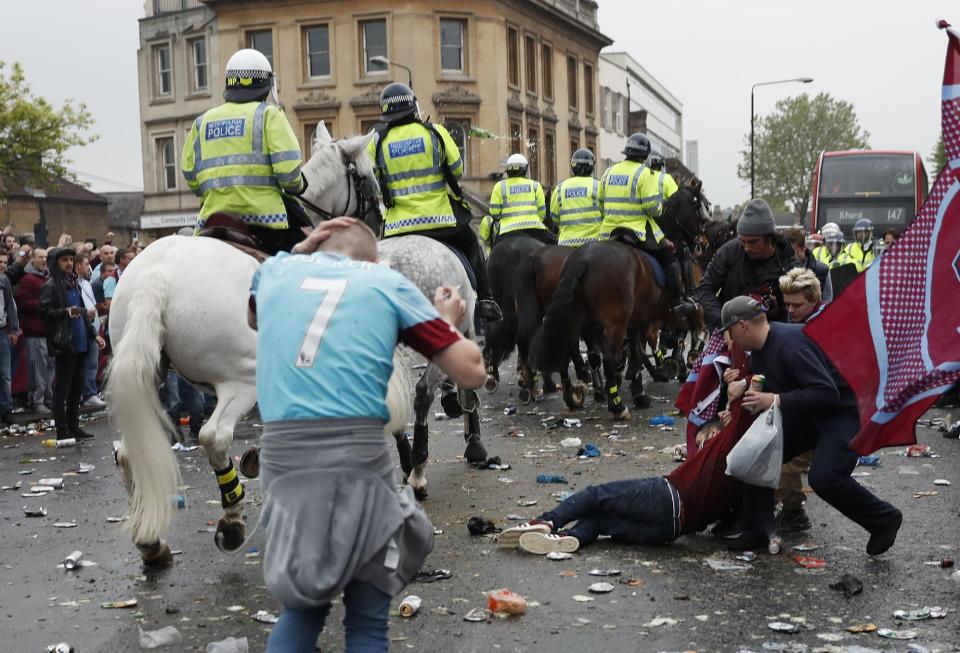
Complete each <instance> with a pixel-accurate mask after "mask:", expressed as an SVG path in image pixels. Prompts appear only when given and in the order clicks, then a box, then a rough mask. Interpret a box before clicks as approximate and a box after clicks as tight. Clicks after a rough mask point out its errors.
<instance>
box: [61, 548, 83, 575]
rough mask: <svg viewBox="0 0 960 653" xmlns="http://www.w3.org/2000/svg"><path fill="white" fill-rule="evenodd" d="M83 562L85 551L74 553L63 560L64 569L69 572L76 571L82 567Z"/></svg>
mask: <svg viewBox="0 0 960 653" xmlns="http://www.w3.org/2000/svg"><path fill="white" fill-rule="evenodd" d="M81 560H83V551H74V552H73V553H71V554H70V555H68V556H67V557H66V558H64V559H63V568H64V569H66V570H68V571H70V570H72V569H76V568H77V567H79V566H80V561H81Z"/></svg>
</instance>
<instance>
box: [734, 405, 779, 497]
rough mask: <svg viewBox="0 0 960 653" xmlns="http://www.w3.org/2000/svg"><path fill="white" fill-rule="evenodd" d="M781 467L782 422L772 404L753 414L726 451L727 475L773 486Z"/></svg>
mask: <svg viewBox="0 0 960 653" xmlns="http://www.w3.org/2000/svg"><path fill="white" fill-rule="evenodd" d="M782 467H783V424H782V422H781V418H780V409H779V408H778V407H777V405H776V404H774V405H773V406H771V407H770V408H768V409H767V410H766V412H764V413H762V414H760V415H759V416H757V419H755V420H754V421H753V424H751V425H750V428H749V429H747V432H746V433H745V434H744V435H743V437H742V438H740V441H739V442H738V443H737V444H736V445H734V447H733V449H731V450H730V453H728V454H727V476H732V477H734V478H735V479H737V480H740V481H743V482H744V483H747V484H748V485H755V486H757V487H769V488H774V489H776V488H777V487H778V486H779V485H780V469H781V468H782Z"/></svg>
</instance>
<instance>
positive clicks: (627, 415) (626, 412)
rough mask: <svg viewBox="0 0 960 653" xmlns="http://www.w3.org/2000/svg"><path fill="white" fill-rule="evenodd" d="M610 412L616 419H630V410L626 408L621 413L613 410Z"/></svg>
mask: <svg viewBox="0 0 960 653" xmlns="http://www.w3.org/2000/svg"><path fill="white" fill-rule="evenodd" d="M610 412H612V413H613V418H614V419H622V420H627V419H630V409H629V408H627V407H626V406H624V407H623V410H621V411H620V412H619V413H618V412H616V411H613V410H612V411H610Z"/></svg>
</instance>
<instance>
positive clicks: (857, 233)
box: [853, 218, 873, 243]
mask: <svg viewBox="0 0 960 653" xmlns="http://www.w3.org/2000/svg"><path fill="white" fill-rule="evenodd" d="M853 238H854V240H856V241H857V242H860V243H866V242H868V241H871V240H873V222H871V221H870V218H860V219H859V220H857V222H856V224H854V225H853Z"/></svg>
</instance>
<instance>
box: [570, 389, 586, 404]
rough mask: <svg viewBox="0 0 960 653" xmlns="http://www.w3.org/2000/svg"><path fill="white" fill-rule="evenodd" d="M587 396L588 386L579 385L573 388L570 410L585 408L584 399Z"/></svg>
mask: <svg viewBox="0 0 960 653" xmlns="http://www.w3.org/2000/svg"><path fill="white" fill-rule="evenodd" d="M586 394H587V385H586V384H585V383H578V384H577V385H575V386H573V389H572V390H571V391H570V399H571V401H570V408H572V409H574V410H576V409H578V408H583V399H584V397H585V396H586Z"/></svg>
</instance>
